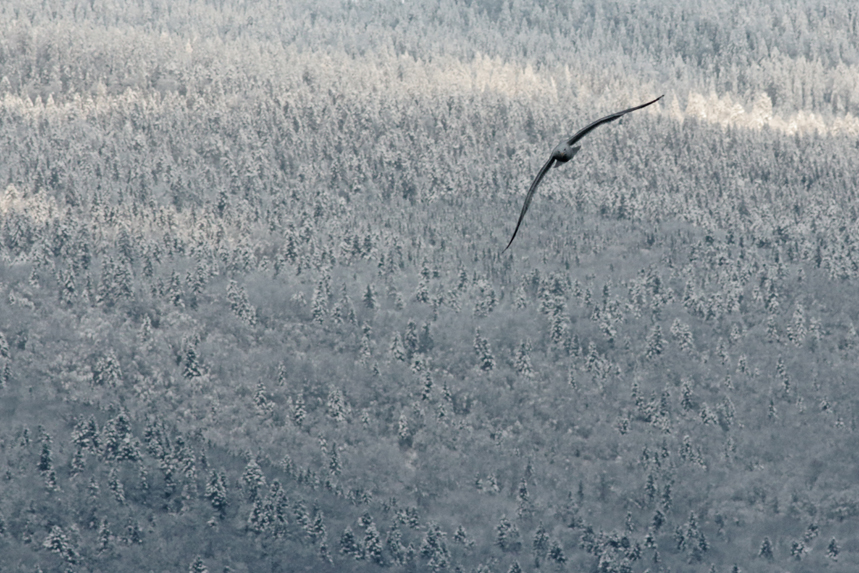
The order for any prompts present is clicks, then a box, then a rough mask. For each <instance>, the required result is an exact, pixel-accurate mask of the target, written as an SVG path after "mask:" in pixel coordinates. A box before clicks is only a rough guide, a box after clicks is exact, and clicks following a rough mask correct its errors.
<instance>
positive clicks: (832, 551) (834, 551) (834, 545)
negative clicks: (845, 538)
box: [826, 537, 841, 561]
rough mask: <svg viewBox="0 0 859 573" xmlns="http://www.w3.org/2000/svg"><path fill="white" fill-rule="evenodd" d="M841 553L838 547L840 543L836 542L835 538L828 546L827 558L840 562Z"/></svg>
mask: <svg viewBox="0 0 859 573" xmlns="http://www.w3.org/2000/svg"><path fill="white" fill-rule="evenodd" d="M840 552H841V550H840V548H839V547H838V542H837V541H835V538H834V537H833V538H832V539H830V540H829V545H827V546H826V556H827V557H829V558H830V559H832V560H833V561H838V554H839V553H840Z"/></svg>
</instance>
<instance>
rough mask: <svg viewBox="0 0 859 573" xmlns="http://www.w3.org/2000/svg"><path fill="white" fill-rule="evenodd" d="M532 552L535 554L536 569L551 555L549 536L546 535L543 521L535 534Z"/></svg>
mask: <svg viewBox="0 0 859 573" xmlns="http://www.w3.org/2000/svg"><path fill="white" fill-rule="evenodd" d="M531 550H532V551H533V553H534V567H537V568H539V567H540V563H542V561H543V559H545V558H546V556H547V555H548V554H549V534H548V533H546V529H545V528H544V527H543V522H542V521H541V522H540V525H539V526H538V527H537V530H536V531H535V532H534V540H533V542H532V544H531Z"/></svg>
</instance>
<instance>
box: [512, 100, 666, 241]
mask: <svg viewBox="0 0 859 573" xmlns="http://www.w3.org/2000/svg"><path fill="white" fill-rule="evenodd" d="M662 97H663V96H659V97H658V98H656V99H655V100H653V101H649V102H647V103H643V104H641V105H638V106H635V107H631V108H629V109H625V110H623V111H619V112H617V113H613V114H611V115H607V116H605V117H603V118H600V119H598V120H596V121H595V122H593V123H592V124H590V125H589V126H587V127H585V128H583V129H580V130H579V131H578V133H576V134H575V135H574V136H572V137H571V138H569V139H568V140H566V141H562V142H561V143H559V144H558V145H556V146H555V149H553V150H552V155H551V156H550V157H549V160H548V161H547V162H546V164H545V165H543V167H541V168H540V172H539V173H537V176H536V177H535V178H534V181H533V182H532V183H531V187H529V188H528V194H527V195H525V204H524V205H522V212H521V213H519V220H518V221H517V222H516V229H514V230H513V236H512V237H510V242H509V243H507V246H506V247H505V248H504V250H505V251H506V250H507V249H509V248H510V245H512V244H513V239H515V238H516V233H518V232H519V226H520V225H521V224H522V219H524V218H525V213H526V212H527V211H528V207H529V206H530V205H531V199H533V198H534V191H536V190H537V185H539V184H540V181H542V180H543V176H544V175H546V172H547V171H549V168H550V167H552V165H554V166H555V167H559V166H560V165H561V163H566V162H567V161H569V160H570V159H572V158H573V157H574V156H575V155H576V153H578V152H579V149H581V147H578V146H576V147H573V146H574V145H576V143H577V142H578V141H579V140H580V139H581V138H583V137H584V136H586V135H587V134H589V133H590V132H591V131H593V130H594V129H596V128H597V127H599V126H600V125H602V124H604V123H609V122H611V121H614V120H616V119H619V118H620V117H622V116H624V115H625V114H627V113H629V112H631V111H635V110H637V109H641V108H643V107H647V106H649V105H651V104H654V103H656V102H658V101H659V100H661V99H662Z"/></svg>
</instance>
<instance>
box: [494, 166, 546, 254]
mask: <svg viewBox="0 0 859 573" xmlns="http://www.w3.org/2000/svg"><path fill="white" fill-rule="evenodd" d="M554 162H555V158H554V157H550V158H549V160H548V161H547V162H546V164H545V165H543V167H542V168H541V169H540V172H539V173H537V176H536V177H535V178H534V181H533V182H532V183H531V187H530V188H529V189H528V194H527V195H525V204H524V205H522V212H521V213H519V220H518V221H516V228H515V229H514V230H513V236H512V237H510V242H509V243H507V246H506V247H504V251H506V250H507V249H509V248H510V245H512V244H513V239H515V238H516V233H518V232H519V225H521V224H522V219H524V218H525V213H526V212H527V211H528V206H529V205H531V199H532V198H533V197H534V191H536V190H537V185H539V184H540V181H541V180H542V179H543V176H544V175H545V174H546V171H548V170H549V168H551V167H552V164H553V163H554Z"/></svg>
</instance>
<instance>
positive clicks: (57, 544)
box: [42, 525, 78, 565]
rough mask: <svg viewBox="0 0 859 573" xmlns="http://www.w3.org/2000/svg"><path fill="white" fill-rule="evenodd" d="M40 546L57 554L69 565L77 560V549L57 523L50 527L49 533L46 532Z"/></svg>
mask: <svg viewBox="0 0 859 573" xmlns="http://www.w3.org/2000/svg"><path fill="white" fill-rule="evenodd" d="M42 547H44V548H45V549H47V550H48V551H51V552H53V553H56V554H58V555H59V556H60V557H62V558H63V559H65V561H66V563H69V564H70V565H74V564H75V563H77V562H78V551H77V549H76V548H75V547H74V546H73V545H72V543H71V542H70V541H69V538H68V536H67V535H66V533H65V531H63V528H62V527H60V526H59V525H54V526H53V527H51V531H50V533H48V536H47V537H46V538H45V541H43V542H42Z"/></svg>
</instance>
